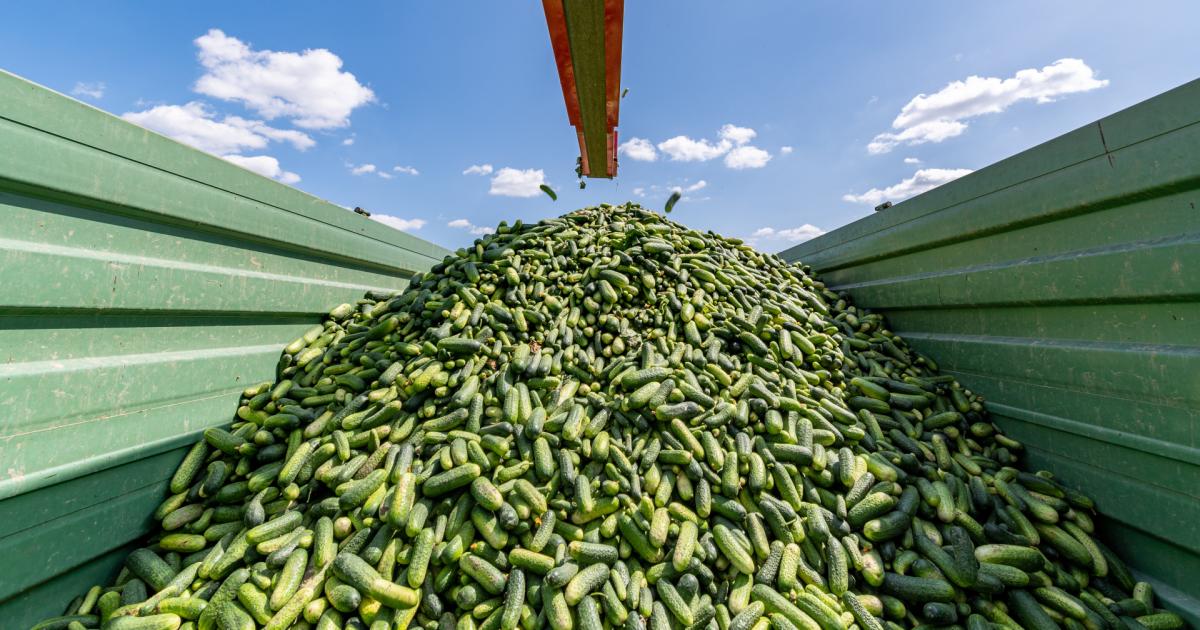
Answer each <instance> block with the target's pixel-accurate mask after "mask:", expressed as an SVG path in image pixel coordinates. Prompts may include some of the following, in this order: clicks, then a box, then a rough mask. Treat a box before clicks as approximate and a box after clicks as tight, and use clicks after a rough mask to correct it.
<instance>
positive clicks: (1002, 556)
mask: <svg viewBox="0 0 1200 630" xmlns="http://www.w3.org/2000/svg"><path fill="white" fill-rule="evenodd" d="M975 558H976V559H978V560H979V562H981V563H986V564H1003V565H1008V566H1010V567H1015V568H1017V569H1020V570H1022V571H1025V572H1026V573H1033V572H1035V571H1041V570H1042V567H1043V566H1045V563H1046V559H1045V557H1044V556H1042V552H1040V551H1038V550H1037V549H1035V548H1033V547H1021V546H1018V545H979V546H978V547H976V548H975Z"/></svg>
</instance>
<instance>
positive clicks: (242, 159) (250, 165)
mask: <svg viewBox="0 0 1200 630" xmlns="http://www.w3.org/2000/svg"><path fill="white" fill-rule="evenodd" d="M221 157H223V158H225V159H226V160H228V161H230V162H233V163H234V164H237V165H238V166H240V167H242V168H244V169H246V170H248V171H254V172H255V173H258V174H259V175H262V176H263V177H270V178H271V179H277V180H279V181H281V182H283V183H285V184H295V183H297V182H299V181H300V176H299V175H297V174H295V173H292V172H290V171H285V170H283V168H281V167H280V166H279V160H277V159H275V158H273V157H271V156H269V155H236V154H232V155H223V156H221Z"/></svg>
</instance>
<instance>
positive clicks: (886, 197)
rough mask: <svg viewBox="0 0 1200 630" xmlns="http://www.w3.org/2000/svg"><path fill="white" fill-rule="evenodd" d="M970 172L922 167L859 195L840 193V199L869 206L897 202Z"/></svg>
mask: <svg viewBox="0 0 1200 630" xmlns="http://www.w3.org/2000/svg"><path fill="white" fill-rule="evenodd" d="M970 172H971V169H969V168H923V169H920V170H918V171H917V172H916V173H914V174H913V176H912V177H909V178H907V179H904V180H901V181H900V183H898V184H894V185H891V186H888V187H887V188H883V189H879V188H872V189H870V190H868V191H867V192H865V193H862V194H860V195H855V194H848V195H842V199H843V200H845V201H849V202H851V203H863V204H867V205H870V206H877V205H879V204H881V203H883V202H885V201H891V202H892V203H897V202H900V201H903V200H905V199H908V198H909V197H913V196H915V195H919V194H921V193H923V192H926V191H929V190H933V189H934V188H937V187H938V186H941V185H942V184H945V183H946V182H950V181H953V180H956V179H958V178H959V177H962V176H963V175H967V174H969V173H970Z"/></svg>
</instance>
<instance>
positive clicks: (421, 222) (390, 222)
mask: <svg viewBox="0 0 1200 630" xmlns="http://www.w3.org/2000/svg"><path fill="white" fill-rule="evenodd" d="M371 219H372V220H375V221H378V222H380V223H382V224H384V225H386V226H388V227H393V228H396V229H397V230H400V231H401V232H413V231H416V230H419V229H421V228H423V227H425V223H426V221H425V219H401V218H400V217H393V216H390V215H387V214H372V215H371Z"/></svg>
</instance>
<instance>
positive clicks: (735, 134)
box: [720, 124, 758, 146]
mask: <svg viewBox="0 0 1200 630" xmlns="http://www.w3.org/2000/svg"><path fill="white" fill-rule="evenodd" d="M720 135H721V139H722V140H728V141H730V142H732V143H734V144H735V145H737V146H741V145H743V144H746V143H747V142H750V141H751V140H753V139H754V136H757V135H758V132H756V131H754V130H753V129H751V128H749V127H738V126H737V125H730V124H726V125H724V126H722V127H721V131H720Z"/></svg>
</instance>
